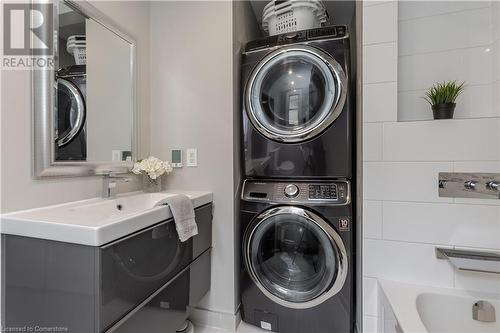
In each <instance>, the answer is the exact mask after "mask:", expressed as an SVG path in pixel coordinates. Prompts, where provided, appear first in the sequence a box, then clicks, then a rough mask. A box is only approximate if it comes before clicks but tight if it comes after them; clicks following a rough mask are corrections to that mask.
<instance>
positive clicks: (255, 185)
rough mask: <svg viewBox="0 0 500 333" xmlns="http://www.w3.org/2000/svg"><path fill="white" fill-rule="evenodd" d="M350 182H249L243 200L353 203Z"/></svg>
mask: <svg viewBox="0 0 500 333" xmlns="http://www.w3.org/2000/svg"><path fill="white" fill-rule="evenodd" d="M350 195H351V193H350V183H349V182H348V181H333V182H319V181H318V182H303V181H289V182H287V181H266V182H263V181H257V180H247V181H245V183H244V184H243V190H242V195H241V198H242V200H246V201H260V202H270V203H302V204H325V203H327V204H334V205H347V204H349V203H350V202H351V197H350Z"/></svg>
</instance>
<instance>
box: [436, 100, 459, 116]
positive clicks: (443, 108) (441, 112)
mask: <svg viewBox="0 0 500 333" xmlns="http://www.w3.org/2000/svg"><path fill="white" fill-rule="evenodd" d="M455 106H457V104H456V103H441V104H435V105H433V106H432V113H434V119H453V113H454V112H455Z"/></svg>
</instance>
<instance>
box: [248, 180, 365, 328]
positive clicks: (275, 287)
mask: <svg viewBox="0 0 500 333" xmlns="http://www.w3.org/2000/svg"><path fill="white" fill-rule="evenodd" d="M350 196H351V194H350V183H349V182H348V181H335V182H332V181H320V180H317V181H296V180H294V181H292V182H291V181H266V182H263V181H260V180H247V181H245V182H244V185H243V189H242V198H241V216H240V221H241V228H240V229H241V262H242V264H241V272H240V292H241V293H240V296H241V315H242V320H243V321H245V322H247V323H250V324H252V325H256V326H259V327H261V328H264V329H266V330H270V331H274V332H282V333H304V332H308V333H326V332H329V333H349V332H354V323H355V310H354V309H355V307H354V299H355V295H354V290H355V281H354V277H355V274H354V269H355V265H354V258H355V254H354V248H355V247H354V246H355V245H354V242H355V240H354V235H355V230H353V229H354V226H353V217H352V216H353V215H352V205H351V200H350Z"/></svg>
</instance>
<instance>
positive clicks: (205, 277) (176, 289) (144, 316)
mask: <svg viewBox="0 0 500 333" xmlns="http://www.w3.org/2000/svg"><path fill="white" fill-rule="evenodd" d="M209 288H210V250H207V251H205V252H204V253H203V254H202V255H201V256H199V257H198V258H197V259H196V260H195V261H194V262H192V263H191V264H190V265H189V267H188V268H186V269H184V270H183V271H181V272H180V273H179V274H178V275H177V276H176V277H175V278H174V279H173V280H172V281H169V282H168V283H167V284H166V285H165V286H164V287H162V288H161V289H160V290H159V291H158V292H157V293H155V294H154V295H152V296H151V298H150V299H149V300H148V301H147V302H146V303H145V304H144V305H143V306H141V307H139V308H138V309H136V310H134V311H132V312H131V313H130V314H129V315H128V316H127V317H126V318H124V319H123V321H122V322H121V323H118V324H117V326H116V327H115V328H113V329H111V330H110V331H112V332H117V333H137V332H148V333H155V332H158V333H160V332H161V333H170V332H171V333H174V332H175V330H176V329H177V328H179V326H180V325H181V324H182V323H183V322H184V320H185V319H186V317H187V307H188V306H190V305H195V304H197V303H198V302H199V301H200V300H201V298H202V297H203V296H204V295H205V294H206V293H207V291H208V290H209Z"/></svg>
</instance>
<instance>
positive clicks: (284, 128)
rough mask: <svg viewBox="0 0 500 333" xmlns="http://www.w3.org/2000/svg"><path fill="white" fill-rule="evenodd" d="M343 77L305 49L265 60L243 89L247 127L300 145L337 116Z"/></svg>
mask: <svg viewBox="0 0 500 333" xmlns="http://www.w3.org/2000/svg"><path fill="white" fill-rule="evenodd" d="M346 90H347V80H346V75H345V73H344V71H343V69H342V67H341V66H340V64H339V63H338V62H337V61H335V59H333V58H332V57H331V56H329V55H328V54H326V53H325V52H323V51H321V50H319V49H317V48H314V47H310V46H288V47H283V48H280V49H278V50H276V51H274V52H272V53H270V54H269V55H268V56H266V57H265V58H264V59H263V60H262V61H261V62H260V63H259V65H258V66H257V67H256V68H255V69H254V71H253V72H252V74H251V75H250V77H249V80H248V82H247V86H246V87H245V107H246V111H247V115H248V118H249V119H250V121H251V122H252V124H253V126H254V127H255V128H256V129H257V130H258V131H259V132H260V133H261V134H262V135H264V136H265V137H267V138H269V139H271V140H275V141H279V142H290V143H293V142H301V141H305V140H308V139H311V138H313V137H315V136H316V135H318V134H320V133H321V132H322V131H324V130H325V129H326V128H327V127H328V126H329V125H331V124H332V122H333V121H335V119H337V117H338V116H339V115H340V113H341V112H342V109H343V106H344V103H345V99H346Z"/></svg>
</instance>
